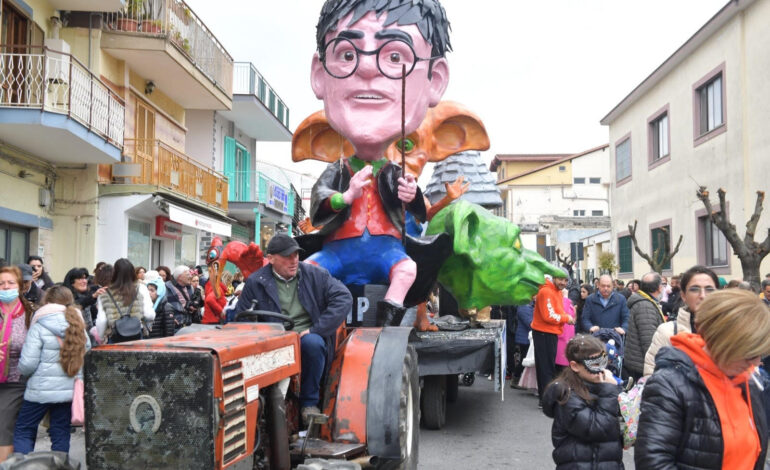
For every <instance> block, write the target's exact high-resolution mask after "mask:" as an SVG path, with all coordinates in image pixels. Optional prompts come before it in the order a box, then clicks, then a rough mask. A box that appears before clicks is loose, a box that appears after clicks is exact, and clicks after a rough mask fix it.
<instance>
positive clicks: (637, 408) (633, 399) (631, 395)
mask: <svg viewBox="0 0 770 470" xmlns="http://www.w3.org/2000/svg"><path fill="white" fill-rule="evenodd" d="M646 381H647V377H642V378H641V379H639V381H638V382H636V384H634V386H633V387H631V390H629V391H627V392H621V393H620V394H619V395H618V405H619V406H620V415H621V416H622V417H623V421H622V422H621V423H620V430H621V432H622V433H623V448H624V449H628V448H630V447H633V445H634V444H635V443H636V432H637V428H638V427H639V416H640V415H641V414H642V392H644V384H645V382H646Z"/></svg>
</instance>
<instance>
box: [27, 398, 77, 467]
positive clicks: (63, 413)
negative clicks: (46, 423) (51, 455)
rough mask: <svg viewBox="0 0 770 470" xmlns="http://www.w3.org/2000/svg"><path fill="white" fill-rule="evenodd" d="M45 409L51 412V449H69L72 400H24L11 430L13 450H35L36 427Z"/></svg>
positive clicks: (60, 450) (65, 450)
mask: <svg viewBox="0 0 770 470" xmlns="http://www.w3.org/2000/svg"><path fill="white" fill-rule="evenodd" d="M47 411H50V412H51V427H50V428H49V430H48V433H49V434H50V436H51V450H53V451H59V452H69V451H70V421H71V420H72V402H66V403H35V402H32V401H27V400H24V402H23V403H22V404H21V409H20V410H19V416H18V417H17V418H16V428H15V429H14V431H13V451H14V452H19V453H21V454H29V453H30V452H32V451H34V450H35V440H36V439H37V427H38V425H40V421H42V419H43V416H45V413H46V412H47Z"/></svg>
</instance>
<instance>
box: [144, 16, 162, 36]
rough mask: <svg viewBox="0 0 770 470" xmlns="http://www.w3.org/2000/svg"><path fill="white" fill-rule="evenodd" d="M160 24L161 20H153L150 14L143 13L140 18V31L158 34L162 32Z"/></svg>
mask: <svg viewBox="0 0 770 470" xmlns="http://www.w3.org/2000/svg"><path fill="white" fill-rule="evenodd" d="M161 25H162V22H161V21H160V20H153V19H152V16H150V15H145V17H144V18H143V19H142V31H143V32H145V33H150V34H160V33H162V32H163V30H162V29H161Z"/></svg>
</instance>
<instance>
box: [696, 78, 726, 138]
mask: <svg viewBox="0 0 770 470" xmlns="http://www.w3.org/2000/svg"><path fill="white" fill-rule="evenodd" d="M722 85H723V84H722V74H721V73H719V74H718V75H717V76H716V77H714V78H713V79H711V80H710V81H708V82H707V83H706V84H704V85H702V86H701V87H699V88H698V89H697V90H696V93H697V100H698V104H699V106H698V107H699V109H698V116H697V119H698V120H699V131H700V132H699V133H698V134H699V135H703V134H706V133H708V132H711V131H713V130H714V129H716V128H717V127H719V126H721V125H722V124H724V115H723V114H722V113H723V111H724V109H723V108H724V106H723V98H724V97H723V96H722V92H723V87H722Z"/></svg>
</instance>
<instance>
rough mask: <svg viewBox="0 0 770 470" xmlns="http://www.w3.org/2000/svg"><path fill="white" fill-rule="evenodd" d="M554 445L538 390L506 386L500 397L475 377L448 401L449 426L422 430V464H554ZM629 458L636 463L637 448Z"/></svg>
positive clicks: (425, 469) (447, 467) (533, 468)
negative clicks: (523, 389) (503, 397)
mask: <svg viewBox="0 0 770 470" xmlns="http://www.w3.org/2000/svg"><path fill="white" fill-rule="evenodd" d="M551 450H552V446H551V420H550V419H548V418H547V417H546V416H545V415H544V414H543V412H542V411H541V410H539V409H538V408H537V398H536V397H535V396H534V395H532V394H530V393H528V392H524V391H521V390H512V389H510V388H507V389H506V390H505V401H503V402H501V401H500V394H499V393H495V391H494V386H493V384H492V382H491V381H489V380H487V379H485V378H484V377H476V382H475V383H474V384H473V386H471V387H463V386H460V393H459V397H458V399H457V402H456V403H453V404H449V405H448V407H447V424H446V426H445V427H444V429H442V430H440V431H429V430H427V429H422V431H421V434H420V466H419V468H420V469H421V470H432V469H442V470H453V469H457V470H468V469H471V468H472V469H485V470H492V469H501V470H502V469H526V470H540V469H552V468H554V464H553V461H552V460H551ZM624 462H625V465H626V468H627V469H633V468H634V463H633V462H634V459H633V453H632V452H626V453H625V458H624Z"/></svg>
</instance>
